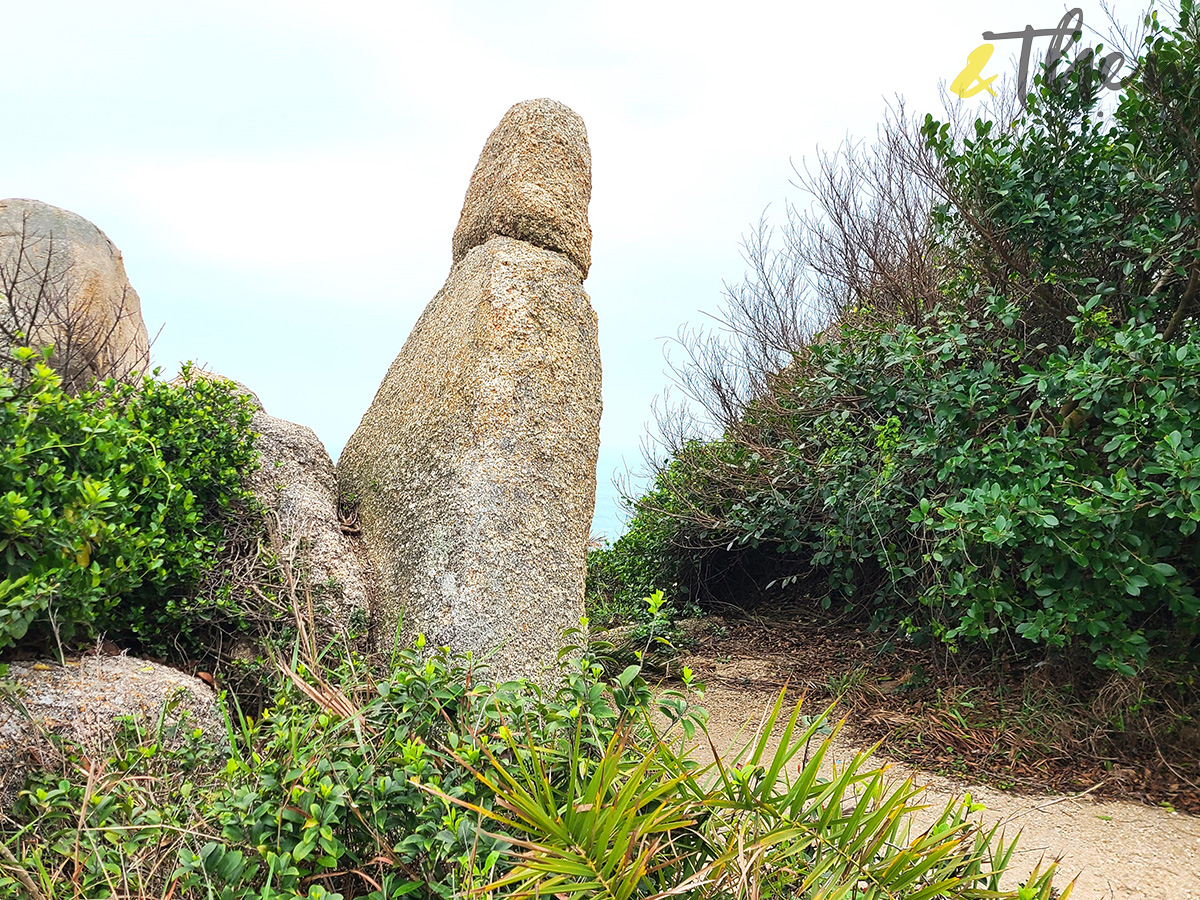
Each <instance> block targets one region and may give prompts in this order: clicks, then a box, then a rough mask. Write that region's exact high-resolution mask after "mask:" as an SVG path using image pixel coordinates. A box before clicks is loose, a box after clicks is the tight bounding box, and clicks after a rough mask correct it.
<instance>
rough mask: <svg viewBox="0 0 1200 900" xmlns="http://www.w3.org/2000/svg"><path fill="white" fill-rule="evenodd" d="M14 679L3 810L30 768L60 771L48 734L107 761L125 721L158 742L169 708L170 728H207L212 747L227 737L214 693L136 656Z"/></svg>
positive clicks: (0, 716)
mask: <svg viewBox="0 0 1200 900" xmlns="http://www.w3.org/2000/svg"><path fill="white" fill-rule="evenodd" d="M7 678H8V680H10V681H11V682H13V683H14V684H15V686H16V688H17V692H16V694H15V695H14V696H13V697H8V696H5V695H4V694H3V693H0V809H10V808H11V802H12V800H13V799H14V797H15V796H16V792H17V791H18V790H20V788H21V787H22V785H23V782H24V780H25V777H26V775H27V771H26V767H29V768H40V769H46V770H49V771H53V770H54V769H55V768H56V765H55V760H56V758H57V751H56V750H55V747H54V744H53V743H52V742H51V741H50V740H49V739H48V737H47V735H48V734H57V735H60V736H62V737H64V738H66V739H67V740H69V741H70V742H71V743H74V744H77V745H79V746H81V747H82V748H83V749H84V751H85V752H87V753H88V754H89V755H91V756H93V757H96V758H102V757H103V756H104V755H105V754H106V753H107V752H108V751H109V750H110V748H111V746H112V742H113V737H114V735H115V734H116V732H117V727H118V722H117V720H118V719H119V718H120V717H122V716H133V717H135V718H136V719H137V720H138V722H139V724H140V726H141V727H142V729H143V731H144V732H147V733H150V734H153V733H154V729H155V728H156V727H157V725H158V721H159V717H160V716H161V715H162V714H163V712H164V707H167V712H168V714H167V716H166V721H165V724H167V725H170V724H172V723H176V722H180V721H181V720H183V719H184V717H186V728H187V730H188V731H190V730H191V729H193V728H200V729H202V730H203V731H204V732H205V733H206V734H207V735H208V737H209V739H210V740H213V741H217V740H220V738H221V737H222V736H223V734H224V730H225V726H224V722H223V721H222V719H221V714H220V713H219V712H218V710H217V703H216V696H215V694H214V692H213V689H212V688H211V687H209V686H208V685H207V684H205V683H204V682H203V681H200V680H199V679H197V678H193V677H192V676H191V675H187V674H185V673H183V672H180V671H178V670H177V669H170V668H167V667H166V666H161V665H158V664H157V663H152V662H148V661H146V660H141V659H134V658H133V657H131V656H123V655H119V656H103V655H89V656H83V657H79V658H76V659H68V660H67V661H66V665H59V664H58V663H56V662H49V661H43V662H14V663H10V665H9V671H8V676H7ZM168 704H170V706H168ZM186 733H187V732H182V733H180V734H179V735H177V736H176V740H182V738H183V736H184V735H185V734H186Z"/></svg>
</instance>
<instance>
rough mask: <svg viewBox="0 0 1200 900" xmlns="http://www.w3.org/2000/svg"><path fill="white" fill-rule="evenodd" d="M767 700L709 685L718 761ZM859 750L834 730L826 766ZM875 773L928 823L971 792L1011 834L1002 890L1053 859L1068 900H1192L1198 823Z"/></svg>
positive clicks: (1198, 865)
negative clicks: (904, 786)
mask: <svg viewBox="0 0 1200 900" xmlns="http://www.w3.org/2000/svg"><path fill="white" fill-rule="evenodd" d="M775 697H776V693H775V692H774V691H770V690H765V689H761V688H755V687H754V686H752V685H751V686H748V687H746V688H745V689H744V690H738V689H736V688H731V687H728V686H716V687H713V688H711V689H710V690H709V691H708V692H707V693H706V695H705V697H704V701H703V705H704V706H705V707H707V708H708V710H709V733H710V735H711V737H712V738H713V742H714V744H715V745H716V747H717V749H718V751H719V752H721V753H722V755H726V754H727V753H728V748H729V747H735V746H741V745H742V744H744V743H745V742H746V741H747V740H749V739H750V738H751V737H753V735H754V733H755V731H756V730H757V728H758V725H759V722H760V721H761V719H762V716H763V715H764V713H765V712H766V711H768V710H769V709H770V708H771V707H772V706H773V704H774V702H775ZM787 708H788V709H789V710H790V708H791V707H790V706H789V707H787ZM812 712H817V710H816V709H815V708H814V709H813V710H812ZM866 746H867V744H862V743H859V742H856V741H855V740H854V735H853V734H852V733H851V732H850V730H849V729H848V728H846V729H843V730H842V731H841V732H840V733H839V734H838V735H837V737H836V738H835V739H834V745H833V747H832V750H833V752H832V753H831V754H830V755H829V757H828V761H829V762H830V763H833V762H844V761H846V760H848V759H850V758H851V757H853V756H854V754H855V753H857V752H858V751H860V750H862V749H865V747H866ZM695 755H696V757H697V758H698V759H702V760H704V761H711V759H712V753H711V751H710V750H709V749H708V748H707V747H697V749H696V751H695ZM884 764H888V765H890V766H891V771H892V772H893V773H894V774H895V777H896V779H897V781H900V780H903V779H904V778H906V777H908V776H909V775H912V776H913V778H914V781H915V782H916V783H917V784H918V785H921V786H923V787H924V788H925V792H926V802H928V803H929V805H930V810H929V814H930V815H931V816H932V815H933V811H934V810H936V811H939V812H940V810H941V809H943V808H944V807H945V805H946V803H947V802H948V801H949V800H950V799H951V798H952V797H961V796H962V794H963V793H965V792H966V791H970V792H971V795H972V797H973V798H974V799H976V800H977V801H978V802H981V803H984V804H986V806H987V809H986V810H985V811H984V812H982V813H980V814H979V815H980V816H981V818H982V820H983V821H984V822H985V823H986V824H988V825H990V824H991V823H993V822H997V821H999V822H1003V823H1004V824H1005V826H1006V829H1007V828H1008V827H1009V826H1011V828H1013V829H1019V830H1020V832H1021V837H1020V843H1019V845H1018V849H1017V853H1016V854H1015V855H1014V863H1013V865H1012V867H1011V869H1010V872H1011V875H1010V877H1009V879H1008V881H1007V883H1006V884H1005V885H1004V886H1005V887H1008V888H1013V887H1016V886H1017V883H1018V882H1019V881H1020V880H1022V878H1023V877H1024V875H1025V874H1027V873H1028V872H1029V870H1031V869H1032V868H1033V867H1034V866H1035V865H1036V864H1037V863H1038V861H1039V860H1041V859H1043V858H1044V859H1045V860H1046V861H1049V860H1051V859H1054V858H1059V859H1060V860H1061V862H1060V864H1059V872H1060V876H1059V878H1058V879H1056V881H1055V883H1056V884H1058V885H1062V886H1065V885H1066V883H1067V882H1068V881H1070V879H1071V878H1076V882H1075V889H1074V892H1073V893H1072V895H1071V896H1072V900H1101V898H1103V900H1126V898H1128V900H1133V898H1138V900H1200V818H1196V817H1192V816H1187V815H1184V814H1181V813H1177V812H1174V811H1172V810H1168V809H1162V808H1155V807H1148V806H1142V805H1139V804H1136V803H1128V802H1123V801H1097V800H1093V799H1092V798H1091V797H1090V796H1087V795H1086V794H1084V795H1068V796H1058V795H1050V796H1045V795H1043V796H1024V795H1019V794H1010V793H1007V792H1004V791H999V790H994V789H992V788H988V787H980V786H978V785H970V784H967V783H965V782H959V781H954V780H951V779H947V778H941V777H937V776H934V775H930V774H928V773H923V772H920V771H913V770H912V769H909V768H907V767H905V766H904V765H902V764H899V763H894V762H893V761H891V760H888V759H887V758H886V756H884V755H882V754H879V755H877V756H876V757H875V758H874V761H873V765H874V766H875V767H878V766H881V765H884Z"/></svg>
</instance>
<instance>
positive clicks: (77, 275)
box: [0, 199, 150, 391]
mask: <svg viewBox="0 0 1200 900" xmlns="http://www.w3.org/2000/svg"><path fill="white" fill-rule="evenodd" d="M0 295H3V296H4V297H5V298H7V300H6V301H3V302H0V351H2V352H3V358H2V359H0V365H6V364H7V360H8V347H9V346H11V342H12V340H13V333H14V332H17V331H20V332H24V333H25V335H26V342H27V343H29V344H31V345H33V346H39V347H41V346H46V345H48V344H53V345H54V348H55V349H54V355H53V357H51V365H52V366H53V367H54V368H55V370H56V371H57V372H58V373H59V374H60V375H62V377H63V383H64V385H65V386H66V387H67V388H68V389H69V390H73V391H74V390H79V389H81V388H83V387H84V386H85V385H86V384H87V382H88V381H89V380H90V379H91V378H92V377H100V378H103V377H107V376H109V375H112V376H114V377H116V378H122V379H124V378H127V377H128V376H129V375H130V373H131V372H134V371H138V372H145V371H146V370H147V369H148V368H149V365H150V342H149V339H148V337H147V334H146V323H145V322H144V321H143V320H142V304H141V300H140V299H139V298H138V295H137V291H135V290H134V289H133V287H132V285H130V283H129V279H128V277H126V275H125V264H124V262H123V261H122V259H121V251H120V250H118V249H117V248H116V246H114V244H113V242H112V241H110V240H109V239H108V238H107V237H106V236H105V234H104V232H102V231H101V230H100V229H99V228H97V227H96V226H95V225H93V224H92V223H91V222H89V221H88V220H87V219H85V218H83V217H82V216H78V215H76V214H75V213H73V212H68V211H67V210H65V209H59V208H58V207H56V206H51V205H50V204H48V203H42V202H40V201H38V200H15V199H14V200H0Z"/></svg>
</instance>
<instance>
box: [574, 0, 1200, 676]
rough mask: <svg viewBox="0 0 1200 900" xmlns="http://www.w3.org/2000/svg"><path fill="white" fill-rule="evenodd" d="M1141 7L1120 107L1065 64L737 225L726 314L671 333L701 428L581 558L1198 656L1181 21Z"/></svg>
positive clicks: (1190, 19)
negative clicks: (746, 264)
mask: <svg viewBox="0 0 1200 900" xmlns="http://www.w3.org/2000/svg"><path fill="white" fill-rule="evenodd" d="M1147 26H1148V28H1149V33H1148V34H1147V36H1146V38H1145V42H1144V45H1143V48H1142V53H1141V57H1140V59H1139V60H1138V64H1137V69H1136V74H1135V76H1134V77H1133V79H1132V81H1131V83H1130V84H1129V86H1128V87H1127V88H1126V89H1125V90H1124V91H1123V92H1122V93H1121V96H1120V100H1119V103H1118V104H1117V106H1116V109H1115V111H1113V112H1112V113H1110V114H1104V113H1103V111H1102V108H1101V96H1100V95H1101V93H1102V92H1101V91H1100V90H1099V85H1100V76H1099V74H1098V73H1097V72H1096V71H1095V70H1093V69H1090V68H1088V67H1086V66H1082V67H1078V68H1077V69H1076V72H1075V75H1072V76H1071V77H1062V78H1060V79H1059V80H1058V81H1057V82H1054V83H1045V81H1044V80H1043V79H1042V78H1040V77H1039V78H1038V79H1037V80H1036V89H1035V90H1034V91H1033V92H1031V93H1030V96H1029V103H1028V108H1027V109H1025V110H1008V111H1007V112H1006V114H1005V115H1004V116H1003V118H1000V119H999V120H998V121H984V120H979V121H976V122H975V123H973V124H972V125H969V126H966V127H963V126H961V125H959V126H958V127H952V125H951V123H939V122H937V121H935V120H934V119H933V118H932V117H927V118H926V119H925V120H924V122H923V123H919V124H910V123H908V122H906V121H903V120H901V121H894V122H892V123H890V125H889V128H888V129H887V132H886V134H885V136H884V139H883V141H882V142H881V144H880V145H879V147H878V148H877V150H876V153H875V155H874V157H869V158H861V157H860V156H859V155H857V154H854V153H850V154H848V155H847V156H846V157H845V158H844V159H843V160H842V161H841V168H839V162H838V161H837V160H834V161H828V160H827V161H826V163H825V166H824V168H823V170H822V172H821V173H820V174H819V175H818V176H816V177H813V178H810V179H809V180H808V182H807V186H808V187H809V189H810V190H811V191H812V192H813V193H814V194H815V195H816V198H817V200H818V202H819V205H820V206H821V207H822V208H823V211H824V214H825V216H824V219H822V220H819V221H812V220H804V219H798V218H797V219H794V220H793V225H792V228H791V229H790V230H789V234H788V239H789V242H788V244H787V246H786V247H785V249H784V250H783V251H781V252H780V253H779V254H775V255H772V254H771V252H770V249H769V246H768V243H769V242H768V240H767V239H766V238H765V237H764V236H763V235H762V234H760V235H759V237H758V239H757V240H755V241H752V242H751V244H750V246H749V250H750V257H751V261H752V262H753V263H754V265H755V274H754V275H753V276H752V278H751V279H750V280H749V281H748V282H747V283H746V284H745V285H743V286H742V287H741V288H740V289H737V290H733V291H731V292H730V296H729V301H730V303H729V305H728V308H727V310H726V316H725V318H726V320H727V323H728V324H729V325H730V331H731V332H732V333H733V334H734V335H736V336H738V338H737V339H736V340H735V343H734V344H733V345H731V344H730V343H729V342H728V341H726V342H725V343H723V344H722V343H721V342H720V341H715V340H713V339H711V338H707V339H706V338H705V337H704V336H703V335H697V334H692V335H690V336H688V335H685V336H684V344H685V347H686V349H688V351H689V353H690V365H689V366H688V367H687V368H686V369H685V370H683V373H682V374H683V386H684V387H685V388H687V389H689V390H690V392H691V395H692V397H693V399H696V400H699V401H700V403H701V405H702V406H703V407H704V409H705V410H706V411H707V413H708V414H709V423H710V425H711V426H712V427H711V428H710V429H709V432H708V434H709V436H708V437H707V438H705V436H704V433H703V432H702V431H698V430H696V429H693V430H691V431H689V430H687V429H686V428H677V429H676V430H675V431H674V432H673V433H672V434H671V435H669V439H668V449H669V451H670V454H669V459H668V462H667V464H666V465H665V466H662V467H660V468H659V469H658V471H657V474H656V477H655V479H654V481H653V484H652V486H651V489H650V490H649V491H648V492H647V493H646V494H645V495H644V496H643V497H641V498H639V499H638V500H637V501H636V504H635V506H636V513H637V514H636V517H635V518H634V520H633V522H632V524H631V528H630V531H629V534H628V535H626V536H625V537H624V538H622V539H621V540H619V541H618V542H617V544H616V545H615V546H614V547H613V548H611V549H610V550H608V551H606V552H604V553H602V554H600V555H598V556H597V557H594V559H593V562H594V565H593V567H592V568H593V585H594V586H596V587H597V588H598V587H599V586H600V585H602V584H603V583H604V581H605V579H607V581H608V586H607V590H608V591H609V592H610V593H617V594H619V593H621V592H623V591H624V592H631V593H634V594H640V593H642V592H645V591H647V588H648V587H652V586H658V587H664V588H666V587H668V586H669V585H672V584H674V585H677V587H676V588H675V592H676V594H677V595H690V597H691V598H692V599H696V600H699V601H701V602H702V603H703V602H705V601H711V600H713V599H716V600H723V601H727V602H733V603H737V604H741V605H746V604H748V603H751V602H753V601H754V600H755V599H757V598H758V597H760V596H762V595H764V593H765V594H767V595H770V594H771V592H774V595H775V596H781V594H780V593H779V592H780V590H781V589H783V588H789V587H790V588H793V590H794V591H795V590H802V591H803V592H805V593H806V594H807V595H808V596H811V597H814V598H816V599H817V600H818V602H819V603H820V604H821V606H823V607H824V608H826V609H829V608H834V607H839V608H840V607H843V606H847V605H848V606H852V607H854V608H856V609H865V610H867V611H868V612H869V613H870V614H871V615H872V616H873V618H874V620H875V622H876V624H889V625H893V626H899V627H900V628H901V629H902V630H903V631H904V632H905V633H907V634H908V635H909V636H910V637H914V638H916V639H924V638H927V637H928V638H933V639H936V640H938V641H941V642H943V643H945V644H946V645H947V646H948V647H950V648H951V649H953V648H957V647H960V646H969V645H981V646H986V647H989V648H992V649H993V650H1000V649H1004V648H1011V649H1018V650H1030V649H1032V650H1038V649H1040V650H1041V651H1043V652H1045V653H1055V652H1060V651H1070V652H1078V653H1083V654H1086V655H1087V656H1088V657H1089V658H1090V659H1091V660H1093V661H1094V662H1095V664H1096V665H1098V666H1100V667H1103V668H1108V669H1114V670H1117V671H1120V672H1122V673H1126V674H1132V673H1133V672H1134V671H1135V670H1137V669H1139V668H1140V667H1142V666H1144V665H1145V664H1146V663H1147V661H1148V660H1149V659H1150V658H1151V656H1152V655H1154V656H1156V657H1157V658H1159V659H1162V658H1163V656H1164V655H1167V656H1171V657H1175V658H1178V659H1180V660H1182V661H1185V662H1186V663H1187V664H1188V665H1193V666H1194V663H1195V656H1196V653H1197V641H1196V636H1197V628H1198V622H1200V619H1198V613H1200V601H1198V599H1197V593H1196V586H1197V583H1198V578H1200V555H1198V554H1197V551H1198V545H1197V540H1198V538H1197V536H1196V526H1197V522H1198V521H1200V480H1198V479H1200V469H1198V468H1197V466H1198V462H1200V428H1198V427H1197V423H1200V343H1198V342H1197V339H1196V337H1195V336H1194V322H1195V316H1196V313H1197V310H1200V302H1198V300H1200V139H1198V138H1197V135H1198V134H1200V96H1197V93H1196V92H1197V88H1196V84H1197V78H1196V76H1197V73H1198V72H1200V46H1198V44H1197V39H1198V36H1200V25H1198V24H1197V22H1196V21H1195V19H1194V16H1193V9H1192V4H1191V3H1190V2H1185V3H1183V4H1182V6H1181V8H1180V10H1179V21H1178V24H1177V25H1176V26H1173V27H1166V26H1163V25H1161V24H1159V23H1158V21H1157V19H1156V18H1151V19H1148V20H1147ZM1100 55H1102V54H1097V56H1100ZM1080 73H1082V75H1080ZM1076 76H1080V77H1076ZM1009 115H1011V116H1012V119H1011V124H1008V125H1006V124H1005V123H1008V122H1010V119H1009ZM813 305H817V306H821V307H823V308H824V309H825V310H827V311H831V312H832V315H833V324H832V325H830V326H828V327H826V328H825V329H824V331H823V332H822V333H821V334H819V335H818V336H816V337H813V333H814V332H815V331H816V330H817V327H818V326H816V325H814V324H813V323H812V321H811V319H809V320H806V319H805V313H806V312H807V311H808V310H810V309H811V308H812V306H813ZM737 340H740V343H737ZM676 424H678V423H677V422H676ZM714 429H715V437H714V436H713V434H714ZM650 582H654V583H653V584H651V583H650Z"/></svg>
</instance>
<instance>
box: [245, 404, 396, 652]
mask: <svg viewBox="0 0 1200 900" xmlns="http://www.w3.org/2000/svg"><path fill="white" fill-rule="evenodd" d="M250 427H251V428H252V429H254V431H256V432H258V435H259V437H258V441H257V446H258V452H259V454H260V455H261V467H260V468H259V469H258V470H257V471H255V472H252V473H250V475H249V477H248V478H247V486H248V487H249V488H250V489H251V490H252V491H254V494H255V496H257V497H258V499H259V500H260V501H262V503H263V505H264V506H265V507H266V508H267V510H268V511H269V513H270V514H272V515H273V516H274V517H275V519H276V520H277V522H278V525H279V532H280V534H281V536H282V537H283V540H284V542H285V544H294V546H295V548H296V551H297V559H296V564H297V567H298V570H299V573H300V578H301V581H300V586H301V587H302V588H305V589H307V591H308V594H309V596H310V597H311V598H312V600H313V602H314V606H324V607H325V609H326V612H327V613H328V617H329V618H330V619H332V621H334V622H337V623H338V624H339V625H340V626H341V627H342V629H343V632H344V633H345V634H346V636H347V637H348V638H350V639H351V640H353V639H354V638H355V637H356V636H357V635H359V634H363V635H365V633H366V631H367V625H368V622H369V614H370V605H371V604H370V598H371V592H372V587H371V586H372V583H373V582H374V575H373V568H372V566H371V563H370V561H369V559H368V557H367V551H366V547H365V546H364V544H363V541H362V539H361V537H359V536H358V525H357V520H356V518H355V517H354V516H353V514H352V513H351V514H349V516H348V518H347V519H343V518H342V516H341V514H340V510H339V503H338V485H337V472H336V470H335V469H334V467H333V460H332V459H331V458H330V457H329V453H328V452H327V451H326V450H325V445H324V444H322V443H321V439H320V438H318V437H317V435H316V432H314V431H313V430H312V429H311V428H309V427H308V426H306V425H297V424H296V423H295V422H289V421H287V420H286V419H277V418H275V417H274V416H270V415H267V413H266V411H265V410H264V409H262V407H261V405H260V407H259V410H258V412H256V413H255V414H254V418H253V419H251V421H250ZM325 637H326V639H328V637H330V636H328V635H327V636H325Z"/></svg>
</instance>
